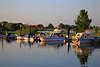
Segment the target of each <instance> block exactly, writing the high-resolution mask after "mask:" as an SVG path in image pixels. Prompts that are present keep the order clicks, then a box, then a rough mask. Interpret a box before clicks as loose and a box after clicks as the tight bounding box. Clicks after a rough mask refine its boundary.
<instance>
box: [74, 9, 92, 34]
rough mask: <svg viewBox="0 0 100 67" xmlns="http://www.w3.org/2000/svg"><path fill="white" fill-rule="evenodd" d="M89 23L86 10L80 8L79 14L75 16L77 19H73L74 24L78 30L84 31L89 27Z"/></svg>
mask: <svg viewBox="0 0 100 67" xmlns="http://www.w3.org/2000/svg"><path fill="white" fill-rule="evenodd" d="M90 23H91V19H89V17H88V12H87V11H85V9H82V10H81V11H80V15H79V16H78V17H77V20H75V24H76V26H77V28H78V31H79V32H82V31H85V30H86V29H88V28H89V26H90Z"/></svg>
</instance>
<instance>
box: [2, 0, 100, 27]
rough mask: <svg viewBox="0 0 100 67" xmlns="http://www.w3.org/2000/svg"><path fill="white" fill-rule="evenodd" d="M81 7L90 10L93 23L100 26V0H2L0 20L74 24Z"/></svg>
mask: <svg viewBox="0 0 100 67" xmlns="http://www.w3.org/2000/svg"><path fill="white" fill-rule="evenodd" d="M81 9H86V10H87V11H88V14H89V17H90V18H92V25H99V26H100V22H99V21H100V14H99V12H100V0H0V21H9V22H22V23H26V24H44V25H47V24H49V23H53V24H54V25H57V24H59V23H60V22H62V23H65V24H74V20H75V19H76V17H77V15H79V11H80V10H81Z"/></svg>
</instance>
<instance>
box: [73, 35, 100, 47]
mask: <svg viewBox="0 0 100 67" xmlns="http://www.w3.org/2000/svg"><path fill="white" fill-rule="evenodd" d="M97 41H100V38H99V37H95V36H94V35H93V34H92V33H77V34H76V36H75V37H74V38H73V39H72V42H73V46H87V45H89V46H90V45H91V44H94V42H97Z"/></svg>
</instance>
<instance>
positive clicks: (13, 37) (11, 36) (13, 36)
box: [7, 33, 17, 40]
mask: <svg viewBox="0 0 100 67" xmlns="http://www.w3.org/2000/svg"><path fill="white" fill-rule="evenodd" d="M16 37H17V35H15V34H10V33H9V34H7V39H13V40H15V39H16Z"/></svg>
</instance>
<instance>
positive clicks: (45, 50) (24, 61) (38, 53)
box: [0, 40, 100, 67]
mask: <svg viewBox="0 0 100 67" xmlns="http://www.w3.org/2000/svg"><path fill="white" fill-rule="evenodd" d="M50 44H51V45H50ZM50 44H47V43H45V44H44V45H43V43H35V42H34V43H30V42H20V41H11V42H10V41H6V40H3V42H2V40H0V67H99V66H100V48H97V47H81V48H72V47H68V46H67V44H56V43H55V44H53V43H50Z"/></svg>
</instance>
